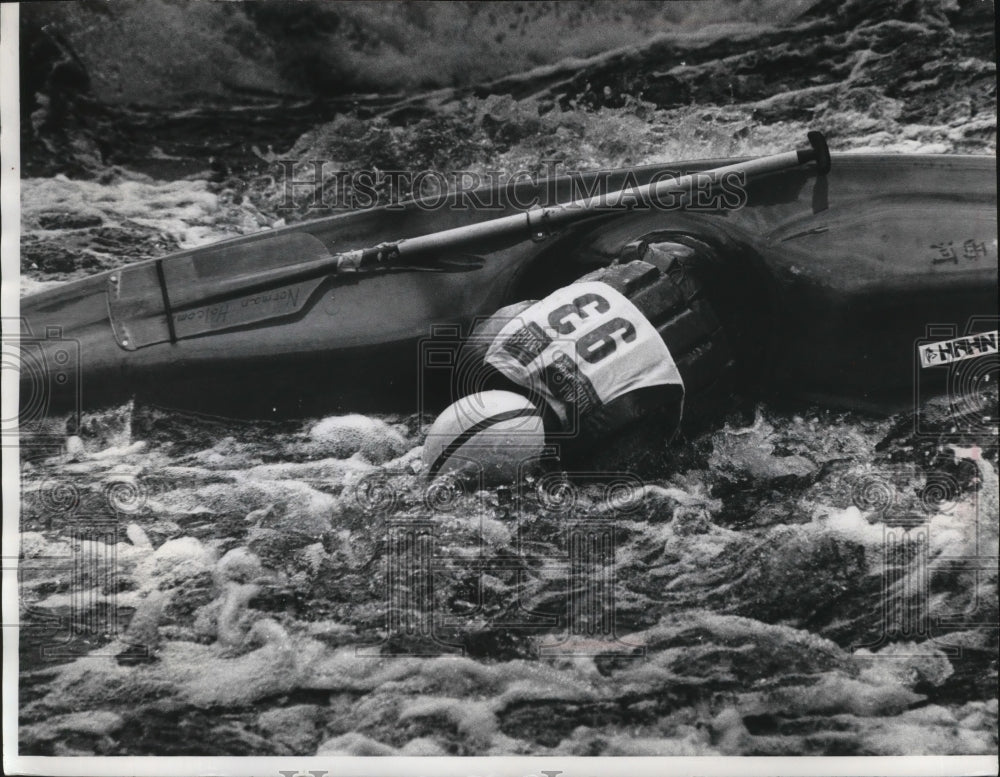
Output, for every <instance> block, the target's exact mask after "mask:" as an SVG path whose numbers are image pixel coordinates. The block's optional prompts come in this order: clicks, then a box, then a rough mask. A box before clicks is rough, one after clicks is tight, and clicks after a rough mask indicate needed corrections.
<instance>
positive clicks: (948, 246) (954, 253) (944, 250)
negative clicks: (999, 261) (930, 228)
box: [929, 238, 997, 264]
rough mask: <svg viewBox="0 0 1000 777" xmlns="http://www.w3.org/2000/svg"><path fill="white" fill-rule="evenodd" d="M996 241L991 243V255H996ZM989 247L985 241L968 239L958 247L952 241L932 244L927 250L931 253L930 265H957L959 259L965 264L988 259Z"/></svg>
mask: <svg viewBox="0 0 1000 777" xmlns="http://www.w3.org/2000/svg"><path fill="white" fill-rule="evenodd" d="M996 245H997V241H996V240H994V241H993V253H994V254H995V253H996ZM989 248H990V247H989V245H988V244H987V243H986V241H985V240H975V239H973V238H970V239H968V240H966V241H964V242H963V243H962V244H961V245H960V246H959V247H956V246H955V241H954V240H948V241H944V242H940V243H933V244H932V245H931V246H930V247H929V250H930V251H932V252H933V254H932V255H931V257H930V262H931V264H958V263H959V257H961V259H963V260H964V261H967V262H977V261H979V260H980V259H985V258H987V257H989V255H990V254H989Z"/></svg>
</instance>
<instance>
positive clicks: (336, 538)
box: [19, 52, 998, 756]
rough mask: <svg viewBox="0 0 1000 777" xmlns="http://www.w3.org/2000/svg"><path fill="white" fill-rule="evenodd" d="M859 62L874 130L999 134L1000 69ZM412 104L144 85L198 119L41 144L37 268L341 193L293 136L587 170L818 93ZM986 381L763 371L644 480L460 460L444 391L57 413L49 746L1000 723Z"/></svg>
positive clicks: (676, 751)
mask: <svg viewBox="0 0 1000 777" xmlns="http://www.w3.org/2000/svg"><path fill="white" fill-rule="evenodd" d="M876 53H877V52H876ZM873 56H874V55H873ZM867 61H868V60H866V59H865V58H864V57H859V60H858V62H859V63H860V64H858V67H859V68H861V67H862V65H864V63H865V62H867ZM979 66H980V65H976V64H975V63H973V64H967V65H966V67H967V68H969V69H970V72H971V71H972V70H974V69H975V67H979ZM930 77H933V74H930V75H928V78H930ZM616 88H617V87H616ZM860 88H861V87H859V89H860ZM599 91H600V90H599ZM600 93H601V94H605V92H604V91H600ZM859 94H861V93H860V92H856V93H855V95H854V97H853V98H851V99H852V100H853V102H852V103H851V105H850V106H848V105H845V104H831V105H830V106H829V108H828V110H829V114H828V116H829V117H834V116H836V117H837V122H839V123H838V124H837V126H836V127H835V130H834V133H833V135H832V136H831V144H832V145H834V147H835V149H836V150H838V151H848V150H856V151H862V152H863V151H869V152H889V153H893V152H937V153H952V152H956V151H957V152H978V153H995V145H994V142H995V140H994V138H995V87H994V93H993V94H994V97H993V99H994V103H993V104H994V112H993V115H992V121H993V124H992V130H991V131H987V130H989V128H988V127H987V128H986V130H984V127H985V125H984V123H983V122H984V121H987V122H988V121H989V118H987V119H984V118H983V114H982V113H981V112H979V113H977V112H975V111H973V112H969V111H968V110H966V108H963V105H964V103H962V99H964V98H963V97H961V96H958V97H956V99H955V108H954V112H952V113H950V114H947V116H950V118H945V119H941V120H930V119H928V120H927V121H922V122H920V121H913V120H906V118H905V117H904V116H903V115H902V114H901V105H902V100H903V98H899V99H897V100H896V102H893V99H891V98H886V97H885V95H882V94H876V93H875V92H872V93H870V94H868V97H867V98H866V99H867V102H866V101H865V99H862V97H859V96H858V95H859ZM442 99H443V98H442ZM783 99H785V101H786V103H783V104H787V105H797V104H799V103H797V102H796V100H801V99H803V98H802V97H801V96H800V97H797V98H793V97H786V98H783ZM824 99H826V98H824ZM831 99H832V98H830V99H827V102H828V103H830V101H831ZM845 99H846V98H845ZM375 102H376V103H377V105H376V104H373V105H371V106H369V107H368V108H365V105H364V99H362V98H359V99H358V100H355V101H350V100H349V101H347V104H350V105H351V106H352V107H351V108H350V110H345V109H344V107H343V106H344V104H345V103H343V102H338V103H337V104H336V105H334V106H332V107H331V106H330V105H327V106H326V107H323V108H322V109H320V108H315V109H311V108H309V107H308V105H309V104H305V103H303V104H297V105H298V108H296V110H295V111H291V112H289V111H287V110H284V109H283V105H284V107H285V108H287V104H267V105H265V104H262V103H261V104H253V105H250V106H246V105H244V106H240V107H238V108H234V107H231V106H230V107H225V106H221V107H216V108H212V107H210V106H208V107H202V108H199V109H198V110H187V111H184V112H181V111H173V112H166V113H163V112H161V113H155V112H153V113H151V112H150V111H145V112H143V113H142V114H141V115H139V114H137V113H132V114H128V112H127V111H125V109H121V110H122V113H120V114H119V115H118V121H119V125H120V126H131V127H133V129H134V127H136V126H145V127H161V128H162V127H169V128H171V130H170V132H164V133H163V134H162V135H161V136H160V137H162V138H166V139H164V140H158V141H157V142H156V143H152V142H151V141H148V140H146V141H144V143H145V144H146V145H145V146H142V148H143V149H145V150H142V151H141V153H140V152H138V151H135V149H136V148H139V146H135V145H133V146H131V147H130V148H132V149H133V150H132V151H130V152H129V153H130V154H132V155H133V156H132V158H131V159H132V161H129V160H130V157H128V155H127V154H125V155H123V156H121V158H120V159H119V160H118V163H116V164H103V163H102V166H101V169H100V170H99V171H97V172H96V173H93V174H87V175H74V174H72V172H70V173H69V174H67V173H65V172H57V171H53V170H50V171H48V172H50V173H51V174H45V175H37V176H33V177H27V178H24V179H22V181H21V187H22V265H21V269H22V278H21V282H22V293H25V294H26V293H31V292H33V291H37V290H39V289H42V288H47V287H50V286H53V285H58V284H61V283H64V282H65V281H66V280H69V279H72V278H77V277H82V276H85V275H88V274H91V273H94V272H98V271H101V270H104V269H109V268H112V267H117V266H121V265H122V264H126V263H129V262H133V261H137V260H140V259H145V258H150V257H155V256H161V255H163V254H165V253H169V252H170V251H174V250H178V249H183V248H189V247H194V246H198V245H204V244H207V243H210V242H212V241H215V240H218V239H221V238H225V237H230V236H233V235H238V234H248V233H251V232H255V231H258V230H261V229H269V228H273V227H275V226H280V225H282V224H285V223H291V222H293V221H298V220H301V219H303V218H307V217H310V216H315V215H321V213H319V212H317V211H315V210H311V209H310V208H309V207H308V206H307V205H305V204H303V203H296V204H295V207H292V208H282V207H280V205H279V204H280V203H281V202H282V188H281V182H280V181H276V179H275V170H276V168H275V162H276V160H278V159H280V158H288V159H294V160H297V161H298V162H302V160H307V159H310V158H325V159H330V160H331V161H332V162H333V163H334V164H332V165H331V169H332V168H333V167H337V168H342V169H361V168H366V169H371V168H372V167H378V166H379V165H383V166H384V165H386V164H388V162H389V161H391V160H393V159H397V160H399V159H402V160H403V161H404V162H405V163H406V164H409V165H411V166H412V167H413V168H414V169H424V168H426V167H434V168H436V169H445V170H447V169H456V168H464V169H472V170H486V169H489V168H491V167H500V168H503V169H524V168H527V169H540V163H541V160H543V159H545V158H547V157H548V156H549V155H550V153H551V152H552V151H553V150H555V151H559V152H562V154H563V157H564V158H565V159H566V165H567V167H568V168H569V169H584V168H588V167H609V166H616V165H623V164H641V163H644V162H663V161H675V160H680V159H692V158H710V157H721V156H731V155H738V154H762V153H769V152H773V151H779V150H784V149H785V148H793V147H796V146H798V145H799V144H800V142H801V139H802V138H803V137H804V135H805V131H806V129H807V128H809V127H811V126H813V124H812V123H811V122H810V121H808V120H806V119H803V118H802V117H801V116H796V115H795V114H794V112H790V113H789V114H788V116H787V118H784V119H773V118H772V120H768V121H761V120H760V119H759V110H760V108H759V106H758V107H755V106H753V105H749V104H735V105H727V106H721V107H720V106H719V105H710V106H705V105H687V106H680V107H676V106H675V107H658V106H657V105H656V104H654V103H651V102H649V101H648V100H643V99H640V98H636V99H634V100H625V99H623V100H621V101H619V103H621V104H605V105H595V104H592V102H591V103H587V101H585V100H578V101H577V102H576V103H574V104H572V105H570V104H566V105H563V106H562V107H560V106H559V104H558V100H557V99H555V98H552V97H551V96H550V95H545V94H543V95H541V96H538V95H536V96H534V97H531V98H530V99H528V98H523V99H522V98H517V99H516V98H515V96H511V95H509V94H508V95H505V96H497V95H493V96H487V97H479V96H475V95H471V94H463V95H459V96H457V97H454V99H452V98H449V99H448V100H443V102H438V103H426V102H425V103H423V104H422V107H421V111H424V114H423V116H422V117H419V118H415V119H414V120H413V122H412V123H409V124H407V123H406V122H399V121H393V120H392V119H391V117H390V118H386V117H385V116H384V115H383V114H382V113H380V112H381V111H382V103H383V102H384V101H375ZM609 102H610V101H609ZM359 106H360V107H359ZM428 106H429V107H428ZM255 111H256V113H255ZM427 111H431V113H430V114H428V113H427ZM433 111H440V112H441V113H440V114H434V113H433ZM755 111H756V112H755ZM963 111H964V112H963ZM127 114H128V115H131V118H128V115H127ZM254 115H255V116H257V120H256V122H255V123H254V127H253V131H252V132H248V134H247V136H246V138H244V139H243V140H240V141H238V142H236V141H234V142H231V143H229V144H228V145H225V146H224V147H223V146H219V147H217V148H212V147H211V146H210V145H206V143H205V142H203V141H204V139H205V138H206V137H208V136H210V134H211V128H212V127H222V126H225V127H235V126H238V124H239V121H238V120H237V119H236V118H234V117H236V116H254ZM283 115H284V116H285V117H286V119H287V120H286V121H284V123H282V122H283V119H282V117H283ZM942 115H945V114H942ZM289 116H290V117H291V118H290V119H289V118H287V117H289ZM137 117H138V118H137ZM130 121H131V122H132V123H131V124H129V122H130ZM289 122H291V124H289ZM269 123H270V124H271V125H277V124H282V126H281V133H282V134H281V135H280V137H281V138H282V140H274V141H273V142H272V144H271V145H272V146H273V147H272V148H270V149H269V148H268V147H267V146H268V144H267V142H265V141H266V139H267V137H268V136H269V134H268V129H267V128H268V126H269ZM431 128H433V129H434V131H435V132H436V133H437V134H433V133H430V129H431ZM126 134H127V133H126ZM154 134H155V133H154ZM140 136H141V133H140ZM132 137H136V135H135V134H134V133H133V135H132ZM274 137H278V136H277V135H275V136H274ZM80 143H82V144H84V145H85V144H86V139H85V138H84V139H83V140H81V141H80ZM154 147H155V151H154V150H153V148H154ZM38 169H39V170H41V169H42V167H39V168H38ZM972 404H973V405H974V407H973V408H972V410H971V411H970V409H969V407H968V406H964V407H953V406H952V405H951V404H950V403H948V402H947V401H945V400H931V401H930V402H928V403H925V404H921V405H919V406H918V407H916V408H914V410H913V411H912V412H908V413H902V414H899V415H896V416H893V417H889V418H875V417H869V416H866V415H863V414H859V413H852V412H835V411H832V410H829V409H825V408H820V407H812V406H801V407H774V406H769V405H761V404H757V403H755V402H753V401H752V400H747V399H744V398H734V401H733V407H732V408H731V412H730V413H729V415H728V416H726V417H724V418H720V419H719V422H718V424H717V425H716V426H715V427H713V428H710V429H708V430H707V431H704V432H703V433H701V434H700V435H697V436H695V437H691V438H687V439H682V440H678V441H674V442H673V443H672V444H671V446H670V455H669V456H668V457H665V461H666V462H667V463H665V464H664V465H663V467H662V469H661V470H660V471H657V472H655V473H653V476H652V477H649V478H646V479H644V480H643V481H641V482H640V481H637V480H636V479H634V478H632V477H630V476H628V475H627V474H620V475H614V474H610V473H603V474H601V475H590V476H584V477H577V478H574V479H571V480H570V481H569V482H564V481H558V482H556V481H548V480H545V479H541V480H538V481H532V482H530V483H526V484H523V487H522V488H520V489H515V490H511V489H499V490H497V489H487V488H483V489H478V488H476V487H474V486H459V485H455V484H450V485H449V484H428V483H427V482H426V481H425V479H424V478H423V477H422V476H421V474H420V465H419V462H420V452H421V445H422V443H423V434H424V432H425V429H426V424H427V422H428V421H429V420H431V419H427V418H423V417H420V416H418V415H416V414H414V415H377V414H376V415H358V414H348V415H336V416H328V417H317V418H309V419H298V420H289V421H280V422H278V421H275V422H256V423H253V422H246V421H237V420H232V419H226V418H217V417H204V416H195V415H191V414H186V413H183V412H179V411H176V410H171V409H168V408H162V407H151V406H148V405H141V404H138V403H128V404H126V405H123V406H120V407H116V408H108V409H104V410H100V411H93V412H88V413H85V414H84V416H83V418H82V422H81V426H80V428H79V429H78V430H76V434H74V435H72V436H70V437H68V438H67V437H66V436H65V435H64V434H63V433H62V429H63V428H64V427H60V426H59V425H58V423H53V424H52V425H49V426H47V427H45V429H43V430H41V431H40V432H39V434H37V435H35V436H32V435H26V436H25V437H23V438H22V442H21V445H22V466H21V476H22V482H21V509H22V515H21V555H20V560H19V575H20V581H21V590H20V593H21V607H22V626H21V630H20V656H21V670H20V748H21V753H22V754H35V755H279V754H298V755H311V754H318V755H334V754H352V755H515V754H533V755H543V754H565V755H587V756H589V755H716V754H720V755H895V754H911V755H912V754H986V753H995V752H996V751H997V734H996V731H997V650H998V643H997V633H996V625H995V624H996V622H997V619H998V605H997V602H998V590H997V571H996V565H995V556H996V552H997V543H998V538H997V524H998V499H997V494H998V479H997V469H998V447H997V440H996V438H995V435H994V433H993V432H992V431H991V430H992V427H991V426H990V423H989V417H990V416H991V414H992V418H993V419H995V418H996V386H995V385H992V386H990V385H987V386H985V387H983V388H982V391H981V394H980V395H977V397H975V402H973V403H972ZM970 413H971V414H970ZM984 417H985V418H986V421H984V420H983V419H984ZM917 418H919V419H920V423H919V424H915V419H917ZM59 420H60V419H56V422H58V421H59ZM993 423H995V421H994V422H993ZM918 426H919V429H920V433H917V432H916V431H915V429H916V428H917V427H918ZM956 429H960V430H961V432H960V433H958V434H956V431H955V430H956ZM53 430H55V437H51V436H48V435H46V434H43V433H41V432H42V431H47V432H52V431H53ZM664 445H666V444H665V443H664ZM991 557H993V558H992V561H991Z"/></svg>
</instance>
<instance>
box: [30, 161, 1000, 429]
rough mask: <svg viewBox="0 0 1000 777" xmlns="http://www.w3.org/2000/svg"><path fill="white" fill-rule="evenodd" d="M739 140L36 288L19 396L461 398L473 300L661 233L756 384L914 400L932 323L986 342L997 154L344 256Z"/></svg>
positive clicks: (901, 402)
mask: <svg viewBox="0 0 1000 777" xmlns="http://www.w3.org/2000/svg"><path fill="white" fill-rule="evenodd" d="M739 161H740V160H725V161H722V162H718V161H714V162H693V163H678V164H673V165H658V166H648V167H639V168H631V169H627V170H616V171H611V172H604V173H600V172H597V173H593V174H589V175H585V176H580V177H574V178H569V177H567V178H559V179H551V180H546V181H539V182H537V183H529V182H520V183H518V184H517V185H516V186H509V187H504V188H500V189H494V190H490V191H489V192H488V196H484V199H486V200H487V201H489V203H490V204H491V205H492V207H490V208H474V207H457V206H462V205H467V204H468V203H467V202H463V201H460V200H458V199H455V200H454V201H452V202H451V203H450V204H451V205H454V206H456V207H447V205H448V204H449V203H446V204H445V205H446V206H444V207H436V208H433V209H429V208H427V207H426V206H421V205H419V204H416V203H410V204H408V205H406V206H404V207H399V206H397V207H394V208H378V209H371V210H366V211H358V212H353V213H349V214H346V215H341V216H335V217H331V218H326V219H320V220H316V221H313V222H309V223H304V224H297V225H293V226H290V227H284V228H281V229H277V230H273V231H268V232H264V233H260V234H256V235H252V236H248V237H242V238H237V239H234V240H229V241H225V242H222V243H219V244H216V245H213V246H208V247H203V248H198V249H194V250H190V251H185V252H181V253H178V254H175V255H171V256H170V257H165V258H164V259H162V260H154V261H151V262H144V263H139V264H135V265H131V266H128V267H125V268H122V269H119V270H116V271H110V272H106V273H102V274H99V275H95V276H93V277H90V278H87V279H84V280H80V281H76V282H71V283H67V284H66V285H64V286H62V287H60V288H57V289H53V290H48V291H44V292H41V293H39V294H35V295H32V296H28V297H25V298H24V299H23V300H22V301H21V316H22V367H21V412H22V417H23V418H28V417H32V416H37V415H39V414H45V413H61V412H66V411H73V410H76V409H81V408H90V407H97V406H101V405H106V404H112V403H118V402H122V401H126V400H128V399H129V398H132V397H138V398H141V399H143V400H147V401H150V402H154V403H157V404H162V405H166V406H170V407H177V408H185V409H191V410H195V411H202V412H210V413H219V414H231V415H239V416H249V417H270V416H289V415H307V414H315V413H320V412H336V411H342V410H358V411H371V410H403V411H419V410H428V411H433V410H436V409H439V408H440V407H441V406H443V405H444V404H447V402H448V401H449V400H450V399H452V398H453V397H452V396H451V387H452V386H453V385H454V380H453V379H454V375H452V374H449V370H450V369H452V368H453V366H454V363H453V362H452V361H449V356H448V353H449V349H450V348H451V349H455V348H457V347H458V346H459V345H460V343H461V341H462V340H463V338H464V337H466V336H467V334H468V333H469V332H470V331H471V329H472V327H473V325H474V323H475V322H476V321H477V320H479V319H482V318H484V317H488V316H489V315H491V314H492V313H493V312H494V311H495V310H497V308H500V307H501V306H503V305H506V304H508V303H510V302H513V301H516V300H521V299H527V298H539V297H541V296H544V295H545V294H548V293H549V292H551V291H553V290H555V289H557V288H559V287H561V286H564V285H566V284H568V283H570V282H572V281H573V280H574V279H576V278H578V277H580V276H581V275H584V274H586V273H588V272H590V271H593V270H595V269H597V268H600V267H604V266H607V265H610V264H612V263H615V262H627V261H629V260H630V259H632V258H636V257H634V256H633V255H632V254H633V253H634V252H635V250H636V246H637V245H646V244H648V243H649V242H650V241H651V240H653V239H655V240H663V239H670V240H675V241H679V242H680V243H682V244H688V245H691V246H694V247H696V248H698V249H699V251H697V252H696V254H697V255H696V256H695V261H701V262H702V264H701V265H700V266H698V267H697V268H696V269H695V272H696V273H698V274H699V275H700V282H701V283H702V284H703V285H704V287H705V288H706V290H707V291H706V293H707V294H709V296H710V298H711V301H712V305H713V307H714V309H715V311H716V312H717V313H718V316H719V318H720V319H721V320H722V321H723V323H724V325H725V327H726V328H727V331H729V333H730V336H731V339H732V340H733V342H734V343H736V347H735V349H734V350H735V353H736V359H737V361H738V362H740V365H741V369H742V376H743V380H744V383H743V385H742V386H741V388H743V389H744V390H749V391H753V392H755V393H757V394H759V395H761V396H778V397H782V398H788V399H791V400H796V401H799V400H801V401H818V402H823V403H828V404H834V405H839V406H850V407H859V408H868V409H874V410H889V409H898V408H900V407H903V406H906V405H907V404H909V403H912V401H913V398H914V391H915V390H919V389H918V388H917V384H918V383H919V379H920V377H921V375H920V373H919V370H920V365H919V346H920V345H921V344H924V343H927V342H936V341H947V340H954V339H956V338H962V337H963V336H966V335H970V334H972V335H980V334H982V337H980V339H979V340H978V341H977V344H974V346H973V350H975V348H976V347H978V346H982V348H983V349H984V352H988V351H989V339H988V333H989V332H992V331H995V330H996V328H997V327H996V320H997V292H996V283H997V224H996V213H997V197H996V160H995V159H994V158H992V157H962V156H872V155H846V154H844V155H834V156H833V158H832V165H831V166H830V169H829V171H826V170H823V171H817V169H816V168H815V166H810V165H800V166H789V167H787V168H786V169H780V170H774V171H769V170H768V171H764V173H765V174H762V175H760V176H758V177H753V178H750V179H748V180H746V181H745V183H743V182H741V185H740V187H739V191H736V190H735V189H730V190H729V191H728V194H730V195H733V196H726V195H727V192H725V191H724V192H723V196H710V197H707V198H705V199H704V200H703V201H702V200H700V199H699V200H697V201H695V199H691V198H689V200H688V201H685V202H681V203H679V204H677V206H676V207H675V206H673V204H670V203H668V204H667V205H666V206H664V205H663V204H662V203H656V204H654V205H653V206H649V205H644V204H642V203H639V205H638V207H633V208H630V209H627V210H622V209H620V208H615V209H606V210H597V211H596V212H592V213H588V214H586V216H585V217H582V218H575V219H574V220H573V221H572V222H569V223H566V224H555V223H553V224H548V223H546V222H545V220H542V221H539V222H535V223H534V226H535V227H537V230H535V232H536V234H532V235H530V236H529V235H526V234H520V235H517V236H504V235H501V234H499V233H498V234H487V232H488V230H487V232H484V233H483V235H482V236H481V238H480V239H478V240H476V241H473V242H469V241H466V242H465V243H463V244H462V245H461V246H460V249H455V248H454V247H453V246H452V244H450V243H447V242H444V243H441V247H440V249H439V250H437V251H436V252H434V251H431V254H433V256H432V258H431V260H430V261H424V262H422V263H415V264H412V265H408V264H407V263H405V262H403V263H398V262H397V263H396V265H395V266H391V267H387V268H386V270H385V271H381V272H338V271H336V268H335V267H334V266H332V265H330V263H329V259H330V257H335V256H344V255H345V252H346V253H347V255H350V254H351V252H355V253H356V254H357V256H358V257H359V262H360V257H361V256H362V254H363V253H364V252H361V251H359V250H358V249H370V248H371V247H373V246H379V245H380V244H384V243H385V241H387V240H396V241H398V240H401V239H406V238H415V237H419V236H433V235H435V234H436V233H441V232H444V231H448V230H456V229H457V228H463V227H470V226H471V225H483V224H486V223H487V222H491V221H494V220H496V219H497V218H498V217H500V218H502V217H505V216H510V215H512V214H517V213H522V212H523V210H524V205H525V203H538V202H543V203H544V202H567V201H570V200H572V199H573V198H574V197H576V196H579V193H580V192H581V191H584V192H593V191H597V190H598V189H600V190H601V191H606V192H614V191H617V190H619V189H621V188H622V187H625V188H630V187H631V188H635V187H641V186H644V185H646V184H649V183H650V182H653V181H657V180H662V179H663V178H664V176H666V175H667V174H668V173H670V174H673V175H677V174H681V173H697V172H698V171H705V170H709V169H714V168H716V167H718V166H719V165H734V164H738V163H739ZM723 188H725V187H723ZM528 223H529V226H532V222H531V219H530V217H529V219H528ZM429 244H430V245H431V246H432V247H433V241H430V242H429ZM700 249H704V250H700ZM364 255H365V256H366V257H368V256H369V255H368V254H364ZM702 256H703V257H704V258H703V260H702V259H701V258H700V257H702ZM352 269H353V268H352ZM983 333H986V334H983ZM983 337H985V338H986V339H985V340H984V339H983ZM994 348H995V343H994ZM941 390H947V389H946V388H945V389H941Z"/></svg>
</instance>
